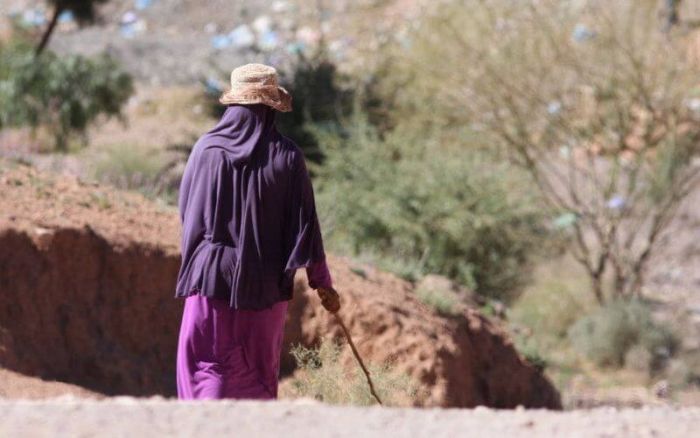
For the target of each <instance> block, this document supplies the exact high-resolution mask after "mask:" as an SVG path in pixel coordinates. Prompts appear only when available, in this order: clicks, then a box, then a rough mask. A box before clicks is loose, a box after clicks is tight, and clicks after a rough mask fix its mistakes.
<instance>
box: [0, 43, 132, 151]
mask: <svg viewBox="0 0 700 438" xmlns="http://www.w3.org/2000/svg"><path fill="white" fill-rule="evenodd" d="M132 93H133V84H132V80H131V77H130V76H129V75H128V74H127V73H125V72H123V71H122V70H121V69H119V68H118V66H117V64H116V63H115V61H113V60H112V59H111V58H109V57H108V56H99V57H96V58H85V57H83V56H73V55H61V56H58V55H56V54H55V53H52V52H49V51H46V52H44V53H43V54H42V55H41V56H40V57H35V56H34V49H33V48H32V47H31V46H29V45H27V44H24V43H21V42H13V43H9V44H4V45H3V44H1V43H0V129H2V128H5V127H24V126H26V127H30V128H31V129H33V130H36V129H37V128H40V127H41V128H44V129H46V130H47V131H48V132H49V133H50V134H51V135H52V137H53V138H54V147H55V148H56V149H58V150H60V151H66V150H67V148H68V142H69V140H70V138H71V137H72V136H75V135H77V136H83V137H84V135H85V132H86V130H87V127H88V126H89V125H90V123H93V122H94V121H95V120H96V119H97V118H98V117H99V116H101V115H105V116H108V117H111V116H119V115H120V114H121V108H122V106H123V105H124V103H125V102H126V101H127V99H128V98H129V97H130V96H131V94H132Z"/></svg>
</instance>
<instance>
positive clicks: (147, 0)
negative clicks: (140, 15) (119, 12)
mask: <svg viewBox="0 0 700 438" xmlns="http://www.w3.org/2000/svg"><path fill="white" fill-rule="evenodd" d="M152 4H153V0H136V1H134V8H135V9H136V10H137V11H143V10H144V9H148V8H150V7H151V5H152Z"/></svg>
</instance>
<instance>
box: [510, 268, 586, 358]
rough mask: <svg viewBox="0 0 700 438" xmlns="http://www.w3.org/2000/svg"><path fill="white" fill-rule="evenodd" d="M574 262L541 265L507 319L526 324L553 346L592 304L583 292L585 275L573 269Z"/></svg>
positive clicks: (544, 343)
mask: <svg viewBox="0 0 700 438" xmlns="http://www.w3.org/2000/svg"><path fill="white" fill-rule="evenodd" d="M574 263H575V262H574V261H569V260H568V259H566V261H564V262H563V263H562V262H556V263H553V264H551V265H548V266H546V267H541V268H540V269H539V270H538V272H537V273H536V274H535V278H534V281H533V283H532V284H531V285H530V286H528V288H527V289H526V290H525V292H524V293H523V294H522V296H520V297H519V298H518V300H517V301H516V302H514V303H513V305H512V306H511V308H510V309H509V311H508V319H509V320H510V321H512V322H514V323H516V324H519V325H522V326H525V327H528V328H529V329H530V330H531V331H532V335H533V336H534V337H536V338H538V340H539V341H540V342H541V343H542V344H543V345H547V346H551V347H556V346H557V344H559V343H560V341H561V340H562V339H565V338H566V336H567V332H568V330H569V327H571V325H573V324H574V323H575V322H576V321H577V320H578V319H580V317H581V315H582V313H583V312H585V311H586V310H587V309H589V308H590V307H591V306H594V305H595V303H594V302H593V300H592V299H591V297H590V296H589V295H588V294H587V293H586V292H587V290H586V288H587V282H586V277H585V274H583V273H581V272H579V271H577V270H574V269H573V268H574V267H576V266H574Z"/></svg>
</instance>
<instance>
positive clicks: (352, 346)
mask: <svg viewBox="0 0 700 438" xmlns="http://www.w3.org/2000/svg"><path fill="white" fill-rule="evenodd" d="M333 316H335V320H336V321H338V324H340V328H342V329H343V333H345V338H346V339H347V340H348V344H350V349H351V350H352V353H353V354H354V355H355V359H357V361H358V362H359V363H360V367H362V371H364V373H365V377H367V383H368V384H369V392H371V393H372V396H373V397H374V398H375V399H376V400H377V403H379V404H380V405H381V404H382V401H381V400H380V399H379V396H378V395H377V392H376V391H375V390H374V384H373V383H372V378H371V377H370V376H369V370H368V369H367V367H365V363H364V362H363V361H362V358H361V357H360V353H359V352H358V351H357V348H355V343H354V342H352V337H351V336H350V332H349V331H348V328H347V327H345V323H344V322H343V319H342V318H341V317H340V315H339V314H338V312H333Z"/></svg>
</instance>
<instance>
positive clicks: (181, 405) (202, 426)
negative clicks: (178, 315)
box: [0, 397, 700, 438]
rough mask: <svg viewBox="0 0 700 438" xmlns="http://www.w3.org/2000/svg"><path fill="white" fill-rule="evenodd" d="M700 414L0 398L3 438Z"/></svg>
mask: <svg viewBox="0 0 700 438" xmlns="http://www.w3.org/2000/svg"><path fill="white" fill-rule="evenodd" d="M698 424H700V409H698V408H692V409H689V408H686V409H674V408H669V407H664V408H644V409H639V410H631V409H623V410H617V409H614V408H601V409H595V410H592V411H573V412H565V413H561V412H558V413H557V412H552V411H544V410H515V411H497V410H491V409H486V408H482V407H478V408H476V409H473V410H468V409H387V408H378V407H373V408H355V407H336V406H328V405H323V404H318V403H315V402H310V401H306V400H297V401H294V402H286V401H285V402H252V401H237V402H234V401H218V402H187V403H185V402H176V401H172V400H165V399H162V398H154V399H147V400H146V399H134V398H127V397H123V398H115V399H107V400H104V401H91V400H79V399H74V398H70V397H64V398H60V399H54V400H47V401H40V402H37V401H8V400H4V401H3V400H0V435H1V436H36V437H43V436H52V437H53V436H57V435H61V436H119V437H123V436H129V435H132V436H195V435H196V436H232V435H235V436H237V437H241V436H255V437H280V436H284V437H309V436H333V437H356V436H362V437H375V436H376V437H380V436H381V437H385V436H388V434H390V436H392V437H408V436H430V437H432V438H437V437H456V436H478V437H524V436H527V437H533V436H534V437H553V436H566V437H617V436H629V437H656V436H663V437H684V438H685V437H689V436H692V434H693V433H694V432H695V431H696V430H697V425H698Z"/></svg>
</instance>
